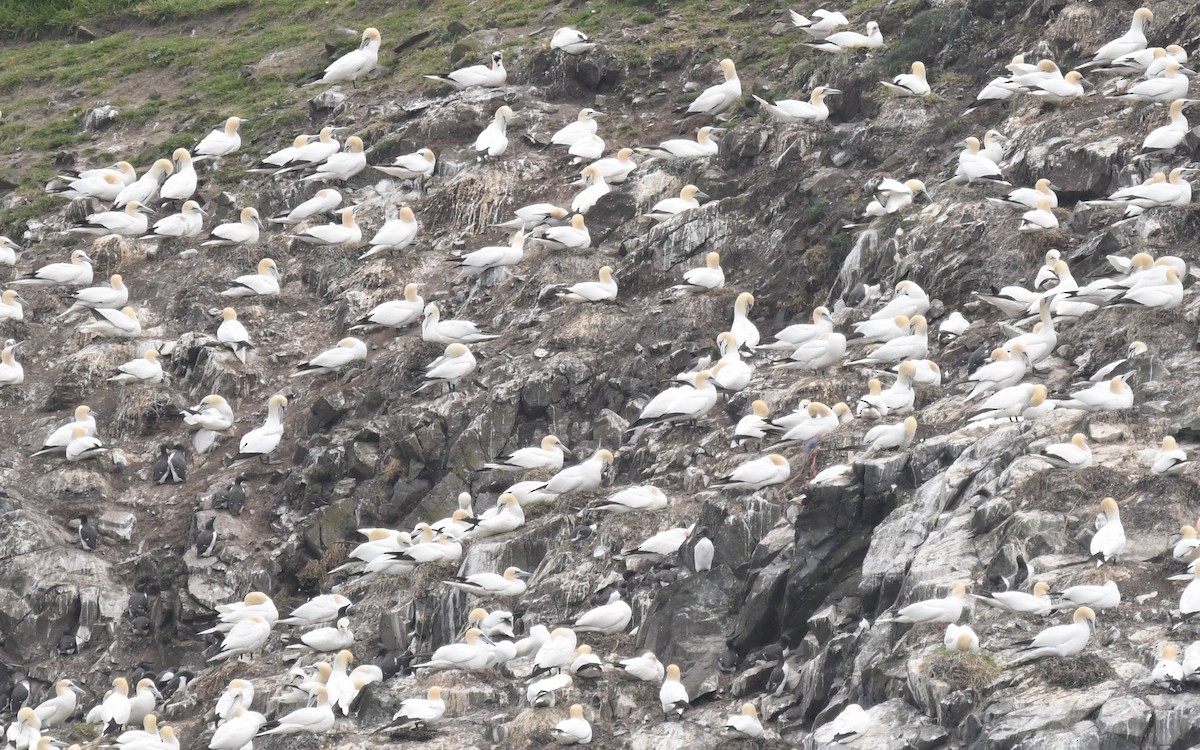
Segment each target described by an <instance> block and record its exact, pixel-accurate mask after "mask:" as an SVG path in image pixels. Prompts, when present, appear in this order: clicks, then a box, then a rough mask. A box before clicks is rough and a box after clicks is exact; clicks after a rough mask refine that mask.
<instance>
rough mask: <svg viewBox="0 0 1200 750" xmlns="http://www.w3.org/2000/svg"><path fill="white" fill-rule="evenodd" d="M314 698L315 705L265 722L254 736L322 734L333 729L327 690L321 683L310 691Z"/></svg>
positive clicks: (332, 716)
mask: <svg viewBox="0 0 1200 750" xmlns="http://www.w3.org/2000/svg"><path fill="white" fill-rule="evenodd" d="M311 695H312V696H313V697H315V698H316V705H314V706H308V707H306V708H300V709H297V710H295V711H292V712H291V713H289V714H287V715H286V716H281V717H280V718H279V719H278V720H277V721H271V722H267V723H266V724H264V725H263V728H262V729H261V730H260V731H259V733H258V734H257V735H255V736H256V737H262V736H267V735H272V734H299V733H301V732H307V733H310V734H324V733H325V732H328V731H329V730H330V729H333V720H334V715H333V708H332V706H330V705H329V691H328V690H326V688H325V687H324V686H322V685H317V686H316V687H314V688H313V689H312V691H311Z"/></svg>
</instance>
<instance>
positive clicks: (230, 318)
mask: <svg viewBox="0 0 1200 750" xmlns="http://www.w3.org/2000/svg"><path fill="white" fill-rule="evenodd" d="M221 318H222V320H221V324H220V325H219V326H217V341H218V342H220V343H221V344H224V345H225V346H227V347H228V348H229V350H230V351H232V352H233V355H234V356H235V357H237V358H238V361H240V362H241V363H242V364H245V363H246V354H247V353H248V352H249V351H250V349H251V348H252V347H253V346H254V345H253V344H251V343H250V334H249V333H248V332H247V331H246V326H244V325H242V322H241V321H240V320H238V317H237V311H236V310H234V309H233V308H232V307H226V308H225V309H223V310H222V311H221Z"/></svg>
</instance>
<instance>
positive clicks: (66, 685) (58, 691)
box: [33, 679, 84, 729]
mask: <svg viewBox="0 0 1200 750" xmlns="http://www.w3.org/2000/svg"><path fill="white" fill-rule="evenodd" d="M83 694H84V692H83V690H82V689H80V688H79V687H78V686H77V685H76V684H75V683H74V682H71V681H70V680H66V679H63V680H59V681H58V682H56V683H54V697H53V698H47V699H46V700H44V701H42V702H41V703H39V704H38V705H37V707H36V708H34V709H33V712H34V715H35V716H37V718H38V721H39V722H41V728H42V729H53V728H54V727H56V726H59V725H60V724H65V723H66V722H67V720H68V719H70V718H71V716H72V715H73V714H74V713H75V708H76V707H77V706H78V705H79V696H81V695H83Z"/></svg>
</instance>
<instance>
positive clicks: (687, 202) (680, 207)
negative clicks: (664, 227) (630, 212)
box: [642, 185, 708, 221]
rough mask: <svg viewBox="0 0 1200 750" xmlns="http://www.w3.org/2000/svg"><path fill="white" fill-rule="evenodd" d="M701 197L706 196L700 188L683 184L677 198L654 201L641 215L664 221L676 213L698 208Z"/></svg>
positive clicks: (705, 197)
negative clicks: (651, 206)
mask: <svg viewBox="0 0 1200 750" xmlns="http://www.w3.org/2000/svg"><path fill="white" fill-rule="evenodd" d="M701 198H703V199H705V200H707V199H708V196H707V195H705V194H704V193H703V192H701V191H700V188H698V187H696V186H695V185H684V186H683V190H681V191H679V197H678V198H666V199H664V200H661V201H659V202H658V203H655V204H654V207H653V208H651V209H650V211H649V212H647V213H645V214H642V215H643V216H645V217H646V218H649V219H654V220H655V221H666V220H667V219H669V218H671V217H672V216H675V215H676V214H681V213H683V212H684V211H689V210H691V209H693V208H699V207H700V199H701Z"/></svg>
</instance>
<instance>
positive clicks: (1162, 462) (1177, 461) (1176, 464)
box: [1150, 435, 1189, 475]
mask: <svg viewBox="0 0 1200 750" xmlns="http://www.w3.org/2000/svg"><path fill="white" fill-rule="evenodd" d="M1188 463H1189V461H1188V455H1187V453H1184V452H1183V451H1182V450H1180V448H1179V446H1178V445H1176V443H1175V438H1173V437H1171V436H1170V435H1167V436H1166V437H1164V438H1163V440H1162V447H1161V448H1159V449H1158V452H1157V453H1156V454H1155V455H1154V461H1153V463H1151V465H1150V471H1152V472H1154V473H1155V474H1163V475H1177V474H1182V473H1183V472H1184V470H1185V469H1186V468H1187V465H1188Z"/></svg>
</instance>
